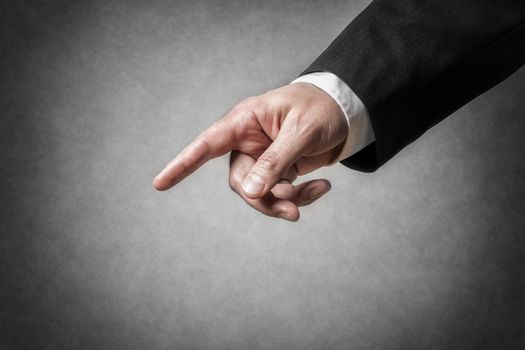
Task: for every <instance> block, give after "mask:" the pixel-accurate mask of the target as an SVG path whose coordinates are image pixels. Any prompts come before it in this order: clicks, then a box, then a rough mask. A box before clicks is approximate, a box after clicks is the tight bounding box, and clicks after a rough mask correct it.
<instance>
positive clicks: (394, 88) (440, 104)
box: [303, 0, 525, 171]
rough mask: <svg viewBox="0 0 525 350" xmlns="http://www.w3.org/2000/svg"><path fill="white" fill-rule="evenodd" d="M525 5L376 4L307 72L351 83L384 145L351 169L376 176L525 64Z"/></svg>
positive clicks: (406, 0) (416, 0) (474, 0)
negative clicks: (375, 172)
mask: <svg viewBox="0 0 525 350" xmlns="http://www.w3.org/2000/svg"><path fill="white" fill-rule="evenodd" d="M524 18H525V2H523V1H495V0H493V1H483V0H481V1H480V0H470V1H461V2H459V1H453V0H445V1H422V0H402V1H401V0H399V1H396V0H394V1H392V0H390V1H387V0H376V1H374V2H373V3H372V4H371V5H370V6H369V7H368V8H367V9H365V11H363V12H362V13H361V14H360V15H359V16H358V17H357V18H356V19H355V20H354V21H353V22H352V23H351V24H350V25H349V26H348V27H347V28H346V29H345V30H344V31H343V32H342V33H341V35H340V36H339V37H338V38H337V39H336V40H335V41H334V42H333V43H332V44H331V45H330V46H329V47H328V49H327V50H326V51H325V52H324V53H323V54H322V55H321V56H320V57H319V58H318V59H317V60H316V61H315V62H314V63H313V64H312V65H311V66H310V67H308V69H307V70H306V71H305V72H304V73H303V74H306V73H311V72H317V71H327V72H331V73H334V74H335V75H337V76H338V77H339V78H341V79H342V80H343V81H345V82H346V83H347V84H348V85H349V86H350V87H351V88H352V90H353V91H354V92H355V93H356V94H357V95H358V96H359V98H360V99H361V100H362V101H363V103H364V105H365V106H366V107H367V109H368V111H369V116H370V120H371V124H372V128H373V131H374V134H375V138H376V142H375V143H374V144H373V145H371V146H369V147H367V148H366V149H364V150H363V151H361V152H358V153H357V154H356V155H354V156H353V157H351V158H349V159H347V160H345V161H344V162H343V163H344V164H346V165H348V166H350V167H353V168H356V169H358V170H364V171H373V170H375V169H377V168H378V167H379V166H381V165H382V164H383V163H384V162H386V161H387V160H388V159H390V158H391V157H392V156H393V155H395V154H396V153H397V152H399V150H401V149H402V148H403V147H404V146H406V145H407V144H408V143H410V142H412V141H413V140H415V139H416V138H417V137H419V136H420V135H421V134H422V133H424V132H425V131H426V130H428V128H430V127H431V126H433V125H435V124H436V123H437V122H439V121H440V120H442V119H443V118H445V117H446V116H448V115H449V114H451V113H452V112H453V111H455V110H456V109H458V108H459V107H461V106H462V105H464V104H465V103H467V102H468V101H470V100H471V99H473V98H474V97H476V96H478V95H479V94H481V93H482V92H484V91H486V90H487V89H489V88H490V87H492V86H494V85H495V84H497V83H498V82H500V81H502V80H503V79H505V78H506V77H507V76H509V75H510V74H511V73H512V72H514V71H515V70H516V69H518V68H519V67H520V66H521V65H522V64H523V62H524V61H525V28H524V25H523V21H524Z"/></svg>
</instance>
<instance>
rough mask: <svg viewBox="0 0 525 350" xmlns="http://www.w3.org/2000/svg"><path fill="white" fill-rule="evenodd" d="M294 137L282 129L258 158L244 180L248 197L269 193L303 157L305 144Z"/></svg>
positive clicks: (253, 197) (244, 187) (243, 185)
mask: <svg viewBox="0 0 525 350" xmlns="http://www.w3.org/2000/svg"><path fill="white" fill-rule="evenodd" d="M287 134H288V135H287ZM294 139H295V138H294V137H290V136H289V133H285V132H283V130H281V132H280V133H279V134H278V136H277V138H276V139H275V140H274V141H273V143H272V144H271V145H270V146H269V147H268V148H267V149H266V151H265V152H264V153H263V154H262V155H261V156H260V157H259V158H258V159H257V162H256V163H255V164H254V165H253V166H252V168H251V169H250V171H249V172H248V175H246V177H245V178H244V180H243V182H242V191H243V192H244V194H245V195H246V196H247V197H249V198H252V199H255V198H260V197H262V196H264V195H265V194H267V193H268V192H269V191H270V190H271V189H272V188H273V187H274V186H275V184H277V183H278V182H279V180H280V179H281V177H282V175H283V174H285V173H286V172H287V171H288V169H290V168H291V167H292V165H293V164H294V163H295V162H296V161H297V160H298V159H299V158H300V157H301V154H302V153H303V150H304V146H303V145H302V144H301V142H294ZM303 143H304V141H303Z"/></svg>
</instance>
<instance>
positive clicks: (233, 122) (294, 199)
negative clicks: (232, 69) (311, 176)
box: [153, 83, 348, 221]
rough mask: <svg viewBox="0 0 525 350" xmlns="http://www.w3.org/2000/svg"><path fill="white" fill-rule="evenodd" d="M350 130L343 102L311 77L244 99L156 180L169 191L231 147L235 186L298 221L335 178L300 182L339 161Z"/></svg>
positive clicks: (265, 209)
mask: <svg viewBox="0 0 525 350" xmlns="http://www.w3.org/2000/svg"><path fill="white" fill-rule="evenodd" d="M347 131H348V128H347V124H346V120H345V117H344V114H343V112H342V110H341V108H340V107H339V106H338V104H337V103H336V102H335V101H334V100H333V99H332V98H331V97H330V96H329V95H328V94H326V93H325V92H324V91H322V90H320V89H318V88H317V87H315V86H313V85H310V84H305V83H296V84H291V85H287V86H283V87H281V88H278V89H275V90H271V91H268V92H267V93H265V94H263V95H260V96H255V97H250V98H247V99H246V100H244V101H242V102H240V103H239V104H237V105H236V106H235V107H234V108H233V109H232V110H231V111H230V112H229V113H227V114H226V115H225V116H224V117H222V118H220V119H219V120H217V121H216V122H215V123H214V124H213V125H212V126H211V127H209V128H208V129H206V130H204V131H203V132H202V133H201V134H200V135H199V136H197V137H196V138H195V140H193V141H192V142H191V143H190V144H189V145H188V146H187V147H186V148H185V149H184V150H183V151H182V152H181V153H179V154H178V155H177V156H176V157H175V158H174V159H173V160H172V161H171V162H169V163H168V164H167V165H166V167H165V168H164V169H163V170H162V171H161V172H160V173H159V174H158V175H157V176H156V177H155V179H154V180H153V186H154V187H155V188H156V189H157V190H159V191H164V190H167V189H169V188H171V187H173V186H174V185H176V184H177V183H179V182H181V181H182V180H183V179H184V178H185V177H187V176H189V175H190V174H191V173H193V172H194V171H195V170H197V169H198V168H199V167H200V166H202V165H203V164H204V163H206V162H207V161H208V160H210V159H213V158H216V157H220V156H222V155H224V154H226V153H228V152H231V155H230V175H229V183H230V187H231V189H232V190H233V191H235V192H236V193H237V194H238V195H239V196H240V197H241V198H242V199H243V200H244V201H246V203H247V204H249V205H250V206H251V207H253V208H255V209H256V210H258V211H260V212H261V213H263V214H266V215H269V216H273V217H279V218H282V219H285V220H289V221H297V220H298V219H299V215H300V214H299V209H298V207H300V206H304V205H308V204H310V203H312V202H314V201H315V200H316V199H318V198H320V197H322V196H323V195H324V194H325V193H326V192H328V191H329V190H330V183H329V182H328V181H327V180H326V179H316V180H311V181H308V182H304V183H301V184H298V185H294V184H293V182H294V181H295V179H296V178H297V176H299V175H304V174H307V173H310V172H312V171H314V170H316V169H318V168H320V167H323V166H326V165H329V164H331V163H332V162H333V161H334V160H335V159H336V158H337V156H338V155H339V153H340V151H341V148H342V145H343V143H344V141H345V138H346V135H347Z"/></svg>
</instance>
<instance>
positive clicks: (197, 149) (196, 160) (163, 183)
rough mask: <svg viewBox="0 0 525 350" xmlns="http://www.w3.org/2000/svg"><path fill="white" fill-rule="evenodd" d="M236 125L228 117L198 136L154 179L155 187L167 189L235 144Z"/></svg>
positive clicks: (160, 189) (161, 189)
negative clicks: (234, 131)
mask: <svg viewBox="0 0 525 350" xmlns="http://www.w3.org/2000/svg"><path fill="white" fill-rule="evenodd" d="M233 129H234V125H233V123H232V122H231V121H230V120H229V118H227V117H223V118H221V119H219V120H218V121H216V122H215V123H214V124H213V125H212V126H211V127H209V128H208V129H206V130H205V131H203V132H202V133H201V134H200V135H199V136H197V137H196V138H195V139H194V140H193V141H192V142H191V143H190V144H189V145H188V146H186V148H184V150H183V151H182V152H180V153H179V154H178V155H177V156H176V157H175V158H174V159H173V160H172V161H171V162H169V163H168V164H167V165H166V166H165V167H164V169H163V170H162V171H161V172H160V173H159V174H158V175H157V176H155V178H154V179H153V187H155V189H157V190H159V191H165V190H167V189H169V188H171V187H173V186H175V185H176V184H177V183H179V182H181V181H182V180H183V179H184V178H185V177H187V176H188V175H190V174H191V173H193V172H194V171H195V170H197V169H198V168H200V167H201V166H202V165H203V164H204V163H206V162H207V161H208V160H210V159H212V158H216V157H220V156H222V155H224V154H226V153H227V152H229V151H230V150H232V148H233V145H234V140H233Z"/></svg>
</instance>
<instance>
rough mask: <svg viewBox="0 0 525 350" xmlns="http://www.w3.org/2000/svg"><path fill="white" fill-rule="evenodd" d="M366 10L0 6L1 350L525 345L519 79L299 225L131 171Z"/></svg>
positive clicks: (212, 176)
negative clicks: (162, 187) (164, 188)
mask: <svg viewBox="0 0 525 350" xmlns="http://www.w3.org/2000/svg"><path fill="white" fill-rule="evenodd" d="M367 3H368V2H367V1H351V2H348V1H286V2H283V1H277V0H275V1H241V0H237V1H229V2H228V1H215V2H214V1H206V2H200V1H184V2H183V1H129V2H125V1H91V2H90V1H76V2H74V1H65V0H64V1H3V2H2V4H1V5H0V17H1V18H0V19H1V24H0V25H1V32H0V37H1V40H2V41H1V47H0V52H1V53H0V59H1V60H0V67H1V70H0V74H1V77H2V78H1V84H0V93H1V95H0V97H1V100H0V102H1V122H0V147H1V152H0V162H1V163H0V165H1V167H0V179H1V182H0V199H1V202H0V205H1V215H0V230H1V236H0V237H1V251H0V259H1V261H0V263H1V264H0V273H1V287H0V288H1V289H0V292H1V294H0V296H1V300H0V301H1V304H0V306H1V319H0V349H29V348H31V349H66V348H68V349H250V348H257V349H321V348H324V349H327V348H329V349H410V348H420V349H444V348H455V349H469V348H471V349H480V348H518V347H519V346H520V344H521V345H524V343H525V336H524V334H525V265H524V262H525V238H524V233H525V164H524V162H523V160H524V158H523V152H524V150H525V138H524V137H523V135H525V118H524V117H525V105H524V104H523V101H524V97H525V93H524V88H525V70H524V69H522V70H520V71H518V72H517V73H516V74H515V75H514V76H512V77H511V78H509V79H508V80H507V81H505V82H504V83H502V84H500V85H499V86H497V87H496V88H494V89H492V90H491V91H490V92H488V93H486V94H485V95H483V96H482V97H480V98H478V99H476V100H475V101H473V102H472V103H470V104H469V105H467V106H465V107H464V108H462V109H461V110H459V111H458V112H456V113H455V114H454V115H453V116H452V117H451V118H449V119H447V120H445V121H444V122H443V123H441V124H440V125H438V126H436V127H435V128H433V129H432V130H430V131H429V132H428V133H427V134H426V135H425V136H424V137H422V138H421V139H420V140H418V141H417V142H416V143H415V144H412V145H411V146H409V147H408V148H406V149H405V150H404V151H403V152H402V153H400V154H399V155H398V156H396V157H395V158H394V159H393V160H392V161H391V162H389V163H387V164H386V165H385V166H384V167H383V168H382V169H380V170H379V171H378V172H376V173H374V174H362V173H357V172H354V171H351V170H349V169H346V168H344V167H343V166H340V165H336V166H333V167H331V168H327V169H323V170H322V171H320V172H318V174H320V175H321V176H326V177H327V178H329V179H330V180H331V181H332V186H333V187H332V191H331V193H329V194H328V195H327V196H326V198H324V199H323V200H322V201H320V202H318V203H316V204H315V205H313V206H311V207H307V208H305V209H304V210H303V211H302V218H301V221H300V222H299V223H295V224H293V223H288V222H284V221H279V220H275V219H270V218H266V217H264V216H261V215H260V214H258V213H257V212H255V211H253V210H252V209H251V208H249V207H248V206H247V205H245V204H244V203H243V202H242V201H241V200H239V199H238V198H237V197H236V195H235V194H234V193H232V192H231V191H230V190H229V188H228V185H227V163H228V160H227V158H226V157H224V158H221V159H218V160H215V161H213V162H211V163H209V164H208V165H206V166H205V167H204V168H202V169H201V170H200V171H199V172H198V173H196V174H195V175H194V176H193V177H191V178H189V179H188V180H187V181H185V182H184V183H182V184H181V185H179V186H178V187H177V188H175V189H173V190H172V191H170V192H168V193H158V192H156V191H154V190H153V189H152V187H151V184H150V182H151V179H152V177H153V175H154V174H155V173H156V171H158V170H159V169H160V168H161V167H162V166H163V165H164V163H165V162H166V161H168V160H169V159H170V158H171V157H172V156H174V155H175V154H176V153H177V151H178V150H180V149H181V148H182V147H183V146H184V145H185V144H186V143H187V142H189V141H190V139H191V138H192V137H193V136H195V135H196V134H197V133H198V132H199V131H200V130H201V129H203V128H205V127H206V126H208V125H209V124H210V123H211V122H212V121H213V120H214V119H216V118H217V117H219V116H220V115H222V114H223V113H224V112H226V111H227V110H228V109H229V108H231V106H233V105H234V104H235V103H236V102H237V101H239V100H241V99H242V98H244V97H247V96H249V95H253V94H257V93H262V92H264V91H265V90H267V89H270V88H274V87H278V86H280V85H282V84H285V83H287V82H288V81H290V80H291V79H293V78H294V77H295V76H296V75H297V74H299V73H300V72H301V71H302V70H303V69H304V68H305V67H306V66H307V65H308V64H309V63H310V62H311V61H312V60H313V59H314V58H315V57H316V56H317V55H318V54H319V53H320V52H321V51H322V50H323V49H324V48H325V47H326V46H327V45H328V44H329V43H330V41H331V40H332V39H333V38H334V37H335V36H336V35H337V34H338V33H339V32H340V31H341V30H342V28H343V27H344V26H345V25H346V24H347V23H348V22H349V21H350V20H351V19H352V18H353V17H354V16H355V15H356V14H357V13H358V12H359V11H361V10H362V9H363V8H364V7H365V6H366V5H367Z"/></svg>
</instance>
